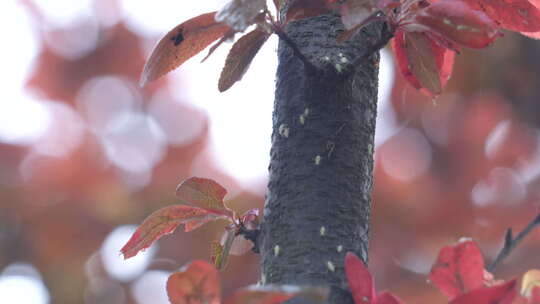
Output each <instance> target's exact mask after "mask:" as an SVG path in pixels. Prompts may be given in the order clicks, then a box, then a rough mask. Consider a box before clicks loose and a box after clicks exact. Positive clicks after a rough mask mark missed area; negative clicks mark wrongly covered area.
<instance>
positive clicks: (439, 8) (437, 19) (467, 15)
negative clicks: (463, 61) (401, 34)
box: [415, 0, 501, 49]
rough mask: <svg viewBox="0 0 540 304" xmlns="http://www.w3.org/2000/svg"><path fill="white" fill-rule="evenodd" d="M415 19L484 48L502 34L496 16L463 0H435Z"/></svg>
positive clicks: (462, 42)
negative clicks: (490, 16)
mask: <svg viewBox="0 0 540 304" xmlns="http://www.w3.org/2000/svg"><path fill="white" fill-rule="evenodd" d="M415 21H416V22H417V23H418V24H421V25H424V26H426V27H428V28H429V29H430V31H434V32H436V33H437V34H439V35H441V36H442V37H444V38H445V39H449V40H451V41H453V42H454V43H457V44H460V45H463V46H466V47H470V48H476V49H478V48H484V47H486V46H488V45H490V44H491V43H492V42H493V41H494V40H495V39H497V37H499V36H501V33H500V32H499V30H498V29H497V28H498V27H497V24H496V23H495V22H494V21H493V20H491V19H490V18H489V17H488V16H487V15H486V14H484V13H483V12H482V11H475V10H472V9H471V8H470V7H469V6H468V5H467V4H466V3H465V2H463V1H460V0H455V1H448V0H442V1H438V2H435V3H433V4H431V5H430V6H428V7H427V8H425V9H423V10H421V12H420V13H419V14H418V15H417V16H416V18H415Z"/></svg>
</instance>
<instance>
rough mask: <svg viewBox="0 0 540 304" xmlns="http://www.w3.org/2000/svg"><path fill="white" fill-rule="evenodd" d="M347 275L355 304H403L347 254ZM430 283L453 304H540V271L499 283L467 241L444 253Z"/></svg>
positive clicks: (437, 263) (450, 247) (434, 269)
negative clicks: (382, 289)
mask: <svg viewBox="0 0 540 304" xmlns="http://www.w3.org/2000/svg"><path fill="white" fill-rule="evenodd" d="M345 271H346V274H347V280H348V282H349V288H350V289H351V292H352V294H353V298H354V301H355V304H400V303H403V302H402V301H401V300H400V299H399V298H397V297H395V296H394V295H392V294H391V293H389V292H387V291H385V292H382V293H377V292H376V290H375V285H374V283H373V277H372V276H371V274H370V273H369V270H368V269H367V267H366V266H365V265H364V263H363V262H362V261H361V260H360V259H359V258H358V257H357V256H356V255H354V254H352V253H350V252H349V253H347V256H346V257H345ZM429 280H430V281H431V283H432V284H434V285H435V286H436V287H437V288H438V289H439V290H440V291H441V292H442V293H443V294H444V295H445V296H446V297H447V298H448V301H449V303H451V304H512V303H514V304H537V303H540V271H539V270H530V271H528V272H527V273H526V274H525V275H524V276H523V278H522V280H521V292H520V293H518V292H517V290H516V284H517V280H516V279H512V280H510V281H507V282H505V281H503V280H495V279H494V278H493V275H492V274H491V273H489V272H488V271H487V270H486V269H485V268H484V259H483V257H482V253H481V252H480V250H479V249H478V247H477V245H476V243H474V242H473V241H470V240H464V241H461V242H459V243H457V244H456V245H453V246H447V247H444V248H442V249H441V251H440V252H439V256H438V257H437V261H436V262H435V264H434V265H433V267H432V269H431V273H430V274H429Z"/></svg>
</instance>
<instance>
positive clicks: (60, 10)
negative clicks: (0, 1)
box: [7, 0, 92, 27]
mask: <svg viewBox="0 0 540 304" xmlns="http://www.w3.org/2000/svg"><path fill="white" fill-rule="evenodd" d="M7 2H10V1H7ZM34 2H35V3H36V5H37V6H38V7H39V8H40V10H41V11H42V12H43V13H44V15H45V17H46V18H47V20H48V21H49V22H51V24H52V25H53V26H54V27H63V26H66V25H69V24H71V23H73V22H75V21H77V20H78V19H80V18H81V17H88V16H91V13H92V0H69V1H65V0H34Z"/></svg>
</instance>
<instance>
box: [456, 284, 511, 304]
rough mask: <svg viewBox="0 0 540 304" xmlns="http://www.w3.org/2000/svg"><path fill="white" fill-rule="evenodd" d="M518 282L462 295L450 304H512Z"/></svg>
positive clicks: (482, 288)
mask: <svg viewBox="0 0 540 304" xmlns="http://www.w3.org/2000/svg"><path fill="white" fill-rule="evenodd" d="M515 286H516V280H512V281H509V282H507V283H504V284H500V285H496V286H492V287H480V288H477V289H475V290H472V291H470V292H468V293H465V294H462V295H460V296H458V297H457V298H455V299H454V300H452V301H451V302H450V304H511V303H512V302H513V300H514V298H515V297H516V294H517V291H516V288H515Z"/></svg>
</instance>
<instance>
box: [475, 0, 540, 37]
mask: <svg viewBox="0 0 540 304" xmlns="http://www.w3.org/2000/svg"><path fill="white" fill-rule="evenodd" d="M464 1H465V2H466V3H467V4H468V5H469V6H470V7H471V8H472V9H474V10H478V11H483V12H484V13H486V15H488V16H489V17H490V18H491V19H493V20H494V21H495V22H496V23H497V24H498V25H499V26H500V27H501V28H504V29H507V30H511V31H516V32H527V33H530V32H537V31H540V10H539V9H538V8H537V7H536V6H535V5H533V4H532V3H531V2H529V0H497V1H494V0H464Z"/></svg>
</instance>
